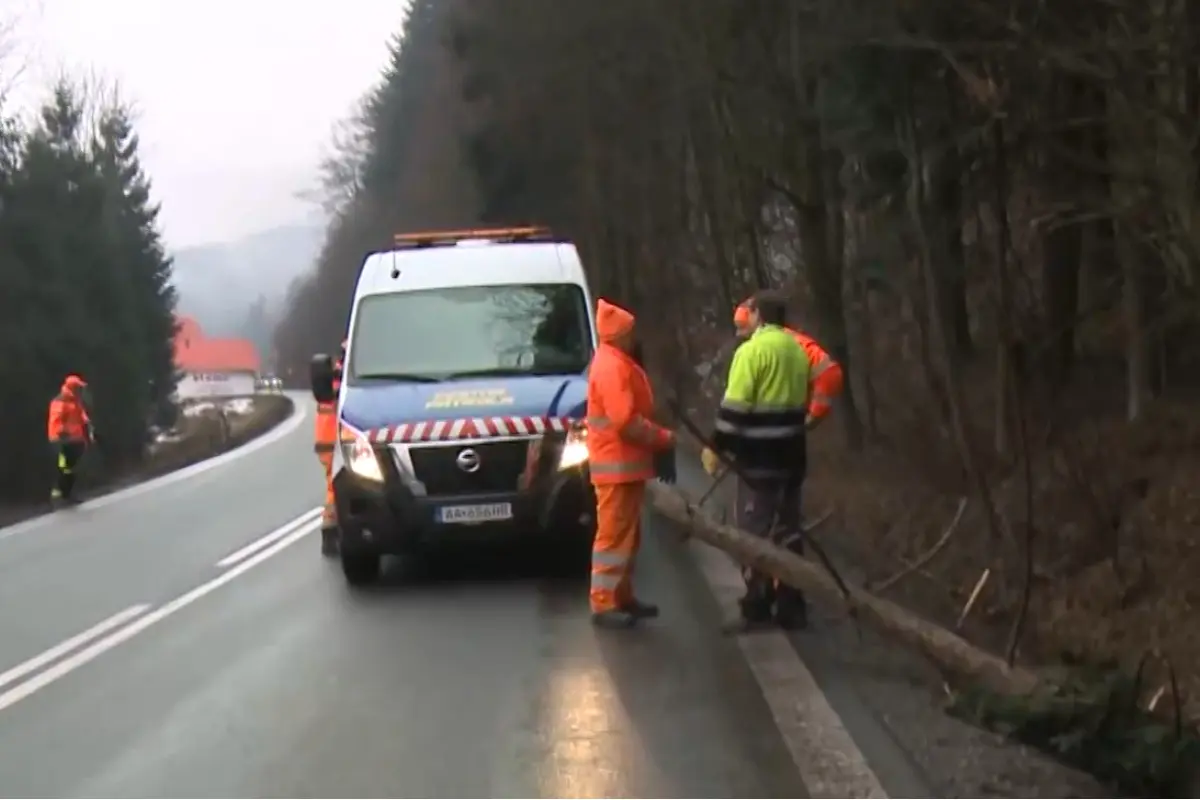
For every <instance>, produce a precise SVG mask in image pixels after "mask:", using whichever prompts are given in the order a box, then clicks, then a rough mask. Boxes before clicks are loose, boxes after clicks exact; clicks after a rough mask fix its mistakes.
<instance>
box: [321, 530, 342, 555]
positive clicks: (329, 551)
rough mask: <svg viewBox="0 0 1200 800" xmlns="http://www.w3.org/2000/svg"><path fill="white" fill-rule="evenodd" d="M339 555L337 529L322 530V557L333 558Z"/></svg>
mask: <svg viewBox="0 0 1200 800" xmlns="http://www.w3.org/2000/svg"><path fill="white" fill-rule="evenodd" d="M337 554H338V532H337V528H322V529H321V555H323V556H327V557H332V556H336V555H337Z"/></svg>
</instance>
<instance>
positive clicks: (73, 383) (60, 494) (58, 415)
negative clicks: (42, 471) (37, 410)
mask: <svg viewBox="0 0 1200 800" xmlns="http://www.w3.org/2000/svg"><path fill="white" fill-rule="evenodd" d="M86 389H87V382H86V381H85V380H84V379H83V378H81V377H79V376H78V375H68V376H67V377H66V378H65V379H64V380H63V383H62V388H61V389H59V392H58V394H57V395H56V396H55V398H54V399H53V400H51V401H50V413H49V419H48V421H47V425H46V436H47V438H48V439H49V440H50V443H51V444H52V445H53V446H54V447H55V448H57V450H58V464H57V467H58V475H57V477H56V479H55V483H54V488H53V489H51V490H50V502H51V503H55V504H57V503H64V502H65V503H71V502H74V500H75V498H74V495H73V490H74V488H75V467H76V465H77V464H78V463H79V459H80V458H82V457H83V454H84V452H85V451H86V450H87V448H88V445H90V444H91V443H92V441H93V440H94V436H93V435H92V422H91V419H90V418H89V417H88V411H87V405H86V404H85V403H84V399H83V395H84V391H85V390H86Z"/></svg>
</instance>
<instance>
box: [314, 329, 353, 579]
mask: <svg viewBox="0 0 1200 800" xmlns="http://www.w3.org/2000/svg"><path fill="white" fill-rule="evenodd" d="M345 358H346V342H345V341H343V342H342V347H341V350H340V351H339V353H338V360H337V363H336V364H335V365H334V368H333V393H334V397H335V399H334V401H333V402H331V403H318V404H317V419H316V423H315V430H314V431H313V434H314V435H313V439H314V444H313V450H314V451H316V454H317V458H318V459H320V461H321V466H322V467H324V468H325V503H324V505H323V506H322V508H321V554H322V555H324V556H335V555H337V553H338V527H337V503H336V501H335V499H334V494H333V449H334V448H335V447H336V446H337V442H338V435H339V431H338V423H337V400H336V397H337V393H338V390H339V389H340V388H341V385H342V362H343V361H344V360H345Z"/></svg>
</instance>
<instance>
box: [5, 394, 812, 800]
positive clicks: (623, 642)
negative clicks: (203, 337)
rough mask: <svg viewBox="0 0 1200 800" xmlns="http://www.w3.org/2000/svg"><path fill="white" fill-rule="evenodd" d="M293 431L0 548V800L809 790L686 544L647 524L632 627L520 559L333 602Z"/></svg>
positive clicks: (407, 577)
mask: <svg viewBox="0 0 1200 800" xmlns="http://www.w3.org/2000/svg"><path fill="white" fill-rule="evenodd" d="M301 405H303V406H304V407H305V409H306V411H307V410H308V408H307V404H306V403H305V402H304V401H303V400H301ZM309 413H311V412H309ZM310 422H311V416H309V417H307V418H305V419H302V420H298V421H292V422H289V423H285V424H284V426H283V428H281V429H280V432H279V433H277V434H273V435H271V436H269V437H268V438H267V439H265V440H260V442H258V443H254V444H252V445H250V450H249V451H248V452H245V453H237V454H235V455H232V456H231V457H230V458H228V459H225V460H224V462H223V463H217V464H215V465H214V464H210V465H209V466H206V467H203V468H200V469H198V470H193V471H192V472H191V473H189V474H186V475H182V476H176V477H172V478H169V479H168V481H167V482H165V483H164V484H155V485H154V487H153V488H151V489H135V490H134V491H133V493H131V494H127V495H117V496H113V497H110V498H104V499H101V500H100V501H97V502H94V503H90V504H87V505H85V506H83V507H81V508H78V509H73V510H70V511H62V512H58V513H57V514H55V515H52V516H49V517H44V518H41V519H39V520H34V521H32V522H29V523H24V524H22V525H19V526H15V527H13V528H7V529H4V530H0V795H4V796H9V797H13V796H39V797H61V796H66V797H197V796H200V797H379V796H384V797H427V798H428V797H454V798H462V797H655V796H658V797H800V796H807V794H808V792H807V790H806V788H805V786H804V785H803V784H802V782H801V780H800V777H799V773H798V771H797V768H796V763H795V761H794V760H793V756H792V755H791V754H790V753H789V750H788V747H787V746H786V745H785V742H784V738H783V737H782V735H781V734H780V730H779V728H778V727H777V726H776V724H775V723H774V722H773V719H772V714H771V711H770V709H769V708H768V701H767V700H766V699H764V692H763V690H762V689H761V687H760V683H759V681H758V680H756V678H755V675H754V673H753V672H752V670H751V668H750V666H749V665H748V662H747V660H746V657H745V654H744V653H743V651H742V648H741V647H739V644H738V643H737V642H736V641H735V640H731V639H728V638H725V637H722V636H721V635H720V634H719V633H718V631H717V628H718V625H717V622H718V619H719V615H718V611H717V608H716V601H715V600H714V599H713V594H712V592H711V591H710V589H709V587H708V584H706V583H705V581H704V579H703V577H702V576H701V573H700V571H699V570H698V569H697V568H696V566H695V562H694V561H693V560H692V559H691V558H689V557H688V551H687V548H686V547H685V546H682V545H680V544H678V543H676V542H675V541H674V540H673V539H672V538H671V537H667V536H657V535H655V534H656V530H655V529H654V525H653V524H652V529H651V531H650V535H649V536H648V537H647V542H648V543H647V547H646V550H645V551H644V555H643V558H642V564H641V568H640V570H639V571H640V577H641V584H640V589H641V593H642V594H643V595H645V596H646V597H647V598H648V599H652V600H655V601H657V602H658V603H659V604H660V605H661V606H662V608H663V618H662V619H661V620H660V621H658V622H657V623H654V624H651V625H648V626H647V627H646V628H644V629H643V630H639V631H634V632H610V631H597V630H595V629H593V628H592V627H591V626H590V625H589V624H588V623H587V599H586V576H585V575H584V574H582V572H581V571H580V570H578V569H571V568H569V567H564V566H563V565H555V564H547V563H544V562H542V563H539V560H538V559H537V558H535V557H533V555H531V554H529V553H509V554H506V555H502V554H496V553H492V554H488V555H486V556H480V557H475V558H471V559H464V560H463V561H461V562H457V563H445V562H443V563H437V564H431V565H426V566H425V567H423V568H420V569H416V568H413V567H408V568H406V567H405V565H399V566H398V567H397V568H395V569H392V570H391V571H390V572H389V573H388V575H387V576H386V578H385V581H384V583H383V584H382V585H381V586H380V587H379V588H377V589H374V590H371V591H369V592H361V593H352V592H350V591H349V590H348V589H347V587H346V586H345V584H344V582H343V580H342V576H341V573H340V571H339V570H338V568H337V565H336V564H335V563H332V562H328V561H325V560H323V559H321V557H320V556H319V554H318V541H317V537H316V536H315V535H312V534H313V531H314V526H315V519H314V518H313V516H312V514H311V513H310V512H311V511H312V510H313V509H315V507H316V505H317V504H318V503H319V501H320V498H321V488H322V487H321V479H320V471H319V467H318V465H317V463H316V460H315V458H314V456H313V455H312V453H311V439H310ZM306 514H308V516H304V515H306ZM293 522H294V523H295V524H294V525H293V526H292V527H290V528H289V527H287V526H288V524H289V523H293ZM263 537H269V538H267V539H264V538H263ZM255 542H258V543H259V545H258V548H257V549H255V547H250V545H252V544H254V543H255ZM114 615H115V616H114ZM106 620H107V622H106ZM102 623H103V624H102ZM98 625H99V628H98V629H96V626H98ZM90 629H94V630H91V633H90V634H87V635H81V634H85V632H88V631H89V630H90ZM70 640H74V641H70ZM64 642H66V644H64Z"/></svg>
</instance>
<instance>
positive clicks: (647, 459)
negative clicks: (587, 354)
mask: <svg viewBox="0 0 1200 800" xmlns="http://www.w3.org/2000/svg"><path fill="white" fill-rule="evenodd" d="M653 413H654V393H653V391H652V390H651V388H650V379H649V378H648V377H646V373H645V371H644V370H643V369H642V368H641V367H639V366H638V365H637V363H636V362H635V361H634V360H633V358H631V357H630V356H629V354H628V353H625V352H622V351H621V350H620V349H618V348H616V347H614V346H613V345H611V344H604V343H601V345H600V347H599V348H598V349H597V350H596V355H595V357H594V358H593V359H592V365H591V369H590V370H589V372H588V393H587V428H588V439H587V441H588V464H589V469H590V470H591V476H592V483H595V484H607V483H633V482H635V481H647V480H650V479H651V478H653V477H654V454H655V453H656V452H658V451H660V450H663V449H665V448H666V447H668V446H670V443H671V438H670V434H669V432H668V431H667V430H666V429H665V428H663V427H661V426H659V425H656V424H654V423H653V422H651V421H650V417H651V415H652V414H653Z"/></svg>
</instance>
